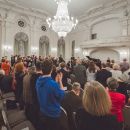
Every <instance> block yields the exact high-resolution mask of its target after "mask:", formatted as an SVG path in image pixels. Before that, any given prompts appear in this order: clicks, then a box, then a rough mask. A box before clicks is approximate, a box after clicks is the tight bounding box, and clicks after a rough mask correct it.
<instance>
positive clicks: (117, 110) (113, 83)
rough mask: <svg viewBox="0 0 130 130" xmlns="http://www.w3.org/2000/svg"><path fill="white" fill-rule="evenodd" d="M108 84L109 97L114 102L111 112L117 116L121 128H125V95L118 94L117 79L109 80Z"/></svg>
mask: <svg viewBox="0 0 130 130" xmlns="http://www.w3.org/2000/svg"><path fill="white" fill-rule="evenodd" d="M107 84H108V88H109V95H110V97H111V101H112V109H111V112H112V114H113V115H116V117H117V120H118V122H119V124H120V128H122V127H123V121H124V119H123V113H122V110H123V107H124V106H125V98H126V97H125V95H124V94H121V93H119V92H117V91H116V90H117V88H118V86H119V84H118V81H117V80H116V79H115V78H112V77H111V78H108V79H107Z"/></svg>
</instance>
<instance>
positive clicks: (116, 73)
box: [110, 64, 122, 80]
mask: <svg viewBox="0 0 130 130" xmlns="http://www.w3.org/2000/svg"><path fill="white" fill-rule="evenodd" d="M110 72H111V73H112V77H113V78H115V79H117V80H118V79H121V78H122V72H121V71H120V66H119V65H118V64H114V65H113V70H111V71H110Z"/></svg>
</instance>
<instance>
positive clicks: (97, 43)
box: [80, 36, 130, 48]
mask: <svg viewBox="0 0 130 130" xmlns="http://www.w3.org/2000/svg"><path fill="white" fill-rule="evenodd" d="M129 43H130V37H129V36H128V37H115V38H112V39H102V40H91V41H85V42H83V43H81V44H80V45H81V48H93V47H110V46H111V47H112V46H130V45H129Z"/></svg>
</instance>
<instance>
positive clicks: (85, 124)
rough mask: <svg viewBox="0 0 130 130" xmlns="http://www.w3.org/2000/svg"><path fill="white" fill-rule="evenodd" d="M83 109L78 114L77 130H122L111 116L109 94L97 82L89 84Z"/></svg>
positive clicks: (86, 88) (86, 86) (76, 118)
mask: <svg viewBox="0 0 130 130" xmlns="http://www.w3.org/2000/svg"><path fill="white" fill-rule="evenodd" d="M82 102H83V108H81V109H79V110H78V111H77V112H76V116H75V121H76V123H75V124H76V125H77V130H121V129H120V127H119V124H118V122H117V119H116V117H115V116H114V115H112V114H111V112H110V110H111V106H112V103H111V100H110V97H109V95H108V92H107V91H106V90H105V88H104V87H103V86H102V85H101V84H100V83H99V82H97V81H93V82H88V83H87V84H86V85H85V90H84V94H83V99H82Z"/></svg>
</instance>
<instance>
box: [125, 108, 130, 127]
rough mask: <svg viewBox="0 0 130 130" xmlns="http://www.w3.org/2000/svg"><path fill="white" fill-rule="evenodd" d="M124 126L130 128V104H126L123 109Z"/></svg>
mask: <svg viewBox="0 0 130 130" xmlns="http://www.w3.org/2000/svg"><path fill="white" fill-rule="evenodd" d="M123 116H124V127H125V128H129V129H130V106H125V107H124V109H123Z"/></svg>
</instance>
